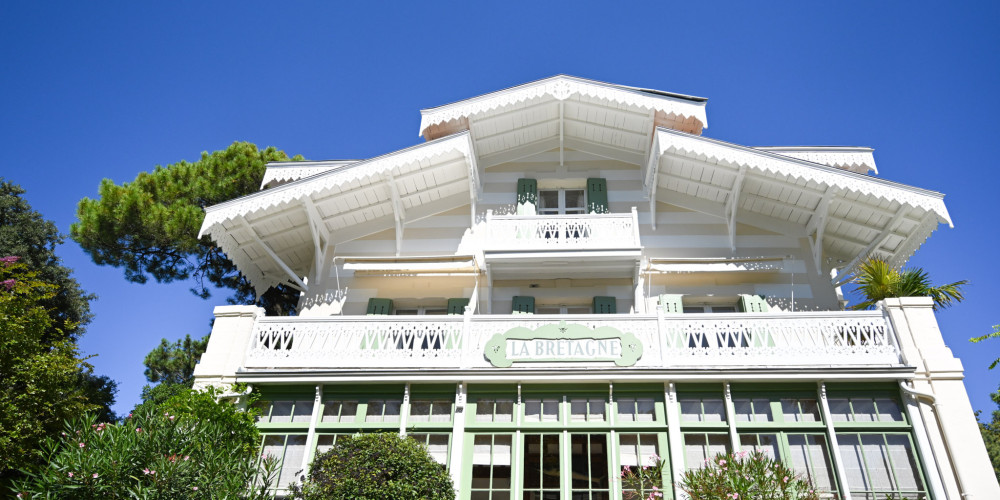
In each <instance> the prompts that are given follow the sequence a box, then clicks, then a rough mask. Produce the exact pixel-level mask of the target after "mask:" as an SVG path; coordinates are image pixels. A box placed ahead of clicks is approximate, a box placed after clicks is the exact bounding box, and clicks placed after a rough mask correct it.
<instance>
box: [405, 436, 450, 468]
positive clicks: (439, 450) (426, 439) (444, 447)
mask: <svg viewBox="0 0 1000 500" xmlns="http://www.w3.org/2000/svg"><path fill="white" fill-rule="evenodd" d="M406 437H409V438H412V439H414V440H416V441H417V442H418V443H420V444H422V445H424V446H425V447H426V448H427V452H428V453H429V454H430V456H431V458H433V459H434V461H435V462H437V463H439V464H441V465H444V466H447V465H448V459H449V458H450V451H451V434H450V433H428V432H413V433H407V434H406Z"/></svg>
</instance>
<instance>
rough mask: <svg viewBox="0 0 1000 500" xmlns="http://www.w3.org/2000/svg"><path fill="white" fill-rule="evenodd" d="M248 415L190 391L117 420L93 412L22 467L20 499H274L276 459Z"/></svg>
mask: <svg viewBox="0 0 1000 500" xmlns="http://www.w3.org/2000/svg"><path fill="white" fill-rule="evenodd" d="M253 420H254V417H253V415H252V414H251V413H248V412H244V411H241V410H240V409H238V408H236V407H235V406H234V405H233V404H231V403H228V402H216V397H215V393H214V391H212V390H209V391H207V392H198V391H191V390H188V391H185V392H183V393H181V394H178V395H177V396H174V397H173V398H171V399H170V400H168V401H167V402H166V403H164V404H162V405H159V406H148V407H141V408H138V409H137V410H136V412H133V413H132V414H130V415H129V417H128V418H125V419H123V420H122V421H121V422H120V423H117V424H108V423H98V422H97V421H96V418H95V417H94V416H93V415H83V416H81V417H78V418H75V419H73V420H70V421H68V422H66V426H65V430H64V431H63V432H61V433H59V434H58V435H57V436H55V437H50V438H48V439H46V440H44V441H43V443H42V447H41V453H42V456H43V459H44V462H45V463H44V465H42V466H40V467H35V468H28V469H25V470H23V471H22V472H23V473H24V475H25V479H23V480H21V481H17V482H15V483H14V491H15V492H16V494H17V496H18V497H19V498H74V499H80V500H90V499H95V500H96V499H100V500H106V499H119V498H141V499H176V498H240V499H253V500H259V499H264V498H273V496H274V495H273V494H272V493H270V492H269V491H268V490H269V489H270V487H271V485H272V483H273V480H274V477H275V475H276V470H277V463H276V461H275V460H274V459H270V458H269V459H262V458H261V453H260V451H259V448H260V447H259V434H258V433H257V429H256V427H255V426H254V422H253Z"/></svg>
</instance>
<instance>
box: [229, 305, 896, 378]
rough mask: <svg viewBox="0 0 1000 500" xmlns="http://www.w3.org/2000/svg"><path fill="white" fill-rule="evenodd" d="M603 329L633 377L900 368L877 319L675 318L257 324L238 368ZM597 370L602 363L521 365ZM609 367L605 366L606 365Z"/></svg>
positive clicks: (344, 363)
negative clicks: (549, 330) (723, 370)
mask: <svg viewBox="0 0 1000 500" xmlns="http://www.w3.org/2000/svg"><path fill="white" fill-rule="evenodd" d="M562 321H565V322H566V323H570V324H581V325H584V326H586V327H588V328H597V327H600V326H611V327H613V328H615V329H617V330H620V331H622V332H628V333H631V334H633V335H635V336H636V338H638V339H639V341H640V342H641V343H642V348H643V353H642V357H641V358H640V359H639V360H638V361H637V362H636V364H635V367H637V368H674V367H700V366H707V367H711V366H722V367H726V366H729V367H732V366H838V365H849V366H853V365H881V366H885V365H895V364H899V363H900V358H899V351H898V349H897V346H896V342H895V337H894V334H893V332H892V330H891V327H890V324H889V322H888V321H887V319H886V318H885V317H884V316H883V315H882V314H881V312H878V311H858V312H853V311H851V312H821V313H820V312H807V313H774V314H766V313H756V314H753V313H748V314H744V313H739V314H736V313H733V314H684V315H660V316H654V315H626V314H618V315H575V316H568V315H530V316H508V315H502V316H501V315H473V316H467V317H463V316H384V317H376V316H355V317H351V316H340V317H329V318H298V317H264V318H258V319H257V321H256V322H255V323H254V326H253V328H252V330H251V331H248V332H247V334H249V335H250V336H251V338H250V341H249V346H248V350H247V353H246V356H245V358H244V368H247V369H266V368H282V369H294V368H307V369H318V368H326V369H339V368H491V367H492V366H491V364H490V362H489V361H488V360H487V359H486V357H485V356H484V352H485V348H486V343H487V342H488V341H489V340H490V339H491V338H492V337H493V336H494V335H496V334H502V333H504V332H506V331H508V330H510V329H512V328H515V327H526V328H529V329H532V330H534V329H535V328H538V327H539V326H542V325H546V324H556V323H559V322H562ZM590 365H600V366H606V365H608V363H607V362H603V363H602V362H589V363H588V362H586V361H583V362H580V361H577V362H561V363H560V362H550V363H525V364H517V365H514V368H515V369H516V368H520V367H525V368H537V367H540V366H558V367H572V366H590ZM609 366H612V367H613V366H614V365H613V364H611V365H609Z"/></svg>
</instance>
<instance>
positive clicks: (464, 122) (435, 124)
mask: <svg viewBox="0 0 1000 500" xmlns="http://www.w3.org/2000/svg"><path fill="white" fill-rule="evenodd" d="M562 101H569V102H578V103H581V104H584V105H590V106H593V107H597V108H604V110H605V112H609V111H611V112H613V111H619V112H623V113H633V114H635V113H638V114H640V115H647V116H648V117H649V119H650V121H651V122H652V120H654V119H655V120H656V121H657V124H658V125H661V126H671V127H677V128H681V129H682V130H686V131H689V132H693V133H701V130H702V129H704V128H707V127H708V117H707V116H706V113H705V104H706V101H707V99H706V98H704V97H694V96H688V95H683V94H675V93H671V92H664V91H661V90H651V89H641V88H636V87H628V86H624V85H615V84H610V83H605V82H599V81H596V80H588V79H585V78H578V77H575V76H569V75H556V76H552V77H549V78H544V79H542V80H537V81H534V82H529V83H525V84H522V85H517V86H514V87H510V88H507V89H503V90H498V91H496V92H490V93H488V94H483V95H480V96H476V97H472V98H469V99H463V100H461V101H457V102H453V103H450V104H445V105H443V106H437V107H433V108H427V109H422V110H420V131H419V134H418V135H421V136H423V137H424V138H426V139H428V140H430V139H435V138H438V137H442V136H445V135H449V134H452V133H455V132H458V131H461V130H469V129H470V126H469V121H470V120H472V121H474V120H476V119H481V118H487V117H495V116H497V115H501V114H507V113H511V112H514V113H517V112H519V111H522V110H525V109H526V108H530V107H532V106H534V105H537V104H539V103H544V102H562Z"/></svg>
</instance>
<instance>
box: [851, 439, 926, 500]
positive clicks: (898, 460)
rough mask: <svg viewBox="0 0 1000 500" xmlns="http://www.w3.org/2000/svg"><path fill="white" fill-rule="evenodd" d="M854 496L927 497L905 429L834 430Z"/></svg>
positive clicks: (910, 441) (911, 444)
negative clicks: (899, 431) (836, 431)
mask: <svg viewBox="0 0 1000 500" xmlns="http://www.w3.org/2000/svg"><path fill="white" fill-rule="evenodd" d="M837 442H838V444H839V446H840V455H841V457H842V458H843V461H844V471H845V472H846V474H847V485H848V487H849V488H850V491H851V496H852V497H854V498H877V499H882V498H886V497H889V498H927V488H926V487H925V486H924V481H923V479H922V472H921V470H920V466H919V464H918V462H917V457H916V455H915V454H914V451H913V442H912V440H911V437H910V434H909V433H896V432H893V433H889V432H857V433H855V432H850V433H847V432H838V433H837Z"/></svg>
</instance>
